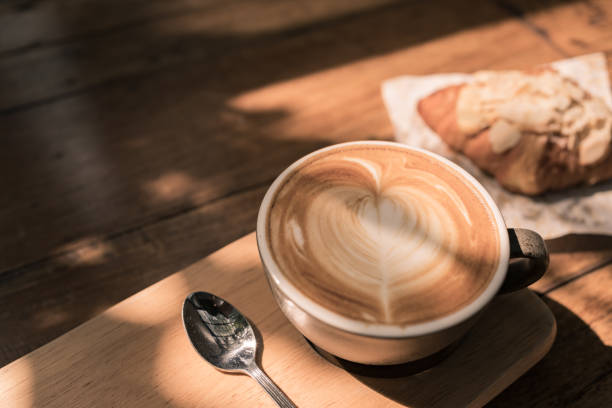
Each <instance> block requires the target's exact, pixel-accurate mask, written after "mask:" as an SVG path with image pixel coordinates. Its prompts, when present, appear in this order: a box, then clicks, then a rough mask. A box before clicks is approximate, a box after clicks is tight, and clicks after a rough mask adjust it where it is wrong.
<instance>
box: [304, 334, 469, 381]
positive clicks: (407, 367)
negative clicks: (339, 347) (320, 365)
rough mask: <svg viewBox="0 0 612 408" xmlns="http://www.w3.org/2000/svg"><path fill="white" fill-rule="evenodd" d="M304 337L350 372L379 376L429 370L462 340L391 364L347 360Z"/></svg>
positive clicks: (316, 349)
mask: <svg viewBox="0 0 612 408" xmlns="http://www.w3.org/2000/svg"><path fill="white" fill-rule="evenodd" d="M304 339H305V340H306V341H307V342H308V344H309V345H310V347H312V348H313V350H314V351H316V352H317V354H319V355H320V356H321V357H323V358H324V359H325V360H327V361H329V362H330V363H332V364H333V365H335V366H337V367H340V368H342V369H344V370H346V371H348V372H349V373H351V374H354V375H357V376H364V377H378V378H398V377H406V376H410V375H415V374H418V373H421V372H423V371H426V370H429V369H430V368H432V367H434V366H435V365H437V364H439V363H440V362H442V360H444V359H446V358H447V357H448V356H449V355H450V354H451V353H452V352H453V351H455V349H456V348H457V346H458V345H459V343H460V342H461V340H458V341H455V342H454V343H452V344H450V345H449V346H447V347H445V348H443V349H442V350H440V351H438V352H436V353H434V354H432V355H430V356H427V357H424V358H421V359H419V360H415V361H410V362H408V363H402V364H391V365H370V364H361V363H356V362H353V361H349V360H345V359H343V358H340V357H336V356H335V355H333V354H331V353H328V352H327V351H325V350H323V349H321V348H320V347H318V346H316V345H315V344H314V343H312V342H311V341H310V340H308V339H307V338H305V337H304Z"/></svg>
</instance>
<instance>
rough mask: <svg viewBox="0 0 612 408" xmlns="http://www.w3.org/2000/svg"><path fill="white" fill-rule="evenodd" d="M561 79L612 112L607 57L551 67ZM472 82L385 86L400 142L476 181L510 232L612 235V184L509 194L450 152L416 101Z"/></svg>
mask: <svg viewBox="0 0 612 408" xmlns="http://www.w3.org/2000/svg"><path fill="white" fill-rule="evenodd" d="M551 65H553V66H554V67H555V68H556V69H557V70H558V71H559V72H560V73H561V74H562V75H564V76H566V77H569V78H572V79H574V80H576V81H577V82H578V83H579V84H580V85H581V86H582V87H583V88H585V89H586V90H588V91H589V92H590V93H591V94H592V95H596V96H598V97H600V98H602V99H603V100H604V101H605V102H606V103H607V104H608V106H609V107H610V108H611V109H612V92H611V91H610V83H609V77H608V69H607V66H606V65H607V64H606V59H605V56H604V55H603V54H602V53H597V54H589V55H584V56H580V57H576V58H571V59H565V60H561V61H557V62H554V63H552V64H551ZM471 80H472V76H471V75H468V74H440V75H428V76H401V77H398V78H393V79H390V80H387V81H385V82H384V83H383V84H382V95H383V99H384V102H385V105H386V106H387V110H388V112H389V116H390V117H391V122H392V123H393V126H394V128H395V137H396V139H397V141H399V142H402V143H406V144H408V145H412V146H419V147H422V148H425V149H428V150H431V151H433V152H436V153H438V154H441V155H442V156H445V157H447V158H449V159H451V160H453V161H454V162H456V163H457V164H459V165H460V166H462V167H463V168H465V169H466V170H467V171H468V172H470V173H471V174H472V175H473V176H475V177H476V179H478V180H479V181H480V182H481V183H482V184H483V185H484V186H485V188H486V189H487V190H488V191H489V193H490V194H491V196H492V197H493V199H494V200H495V202H496V203H497V205H498V206H499V208H500V210H501V212H502V215H503V216H504V219H505V221H506V225H507V226H508V227H523V228H529V229H533V230H534V231H537V232H539V233H540V234H541V235H542V236H543V237H544V238H547V239H550V238H556V237H559V236H562V235H565V234H569V233H596V234H612V182H605V183H603V184H599V185H596V186H593V187H576V188H572V189H568V190H564V191H560V192H555V193H548V194H544V195H542V196H538V197H535V198H534V197H528V196H524V195H521V194H515V193H511V192H509V191H507V190H505V189H504V188H503V187H502V186H501V185H500V184H499V183H498V182H497V181H496V180H495V179H494V178H492V177H490V176H488V175H486V174H484V173H483V172H482V171H480V169H478V167H476V165H474V164H473V163H472V162H471V161H470V160H469V159H468V158H466V157H465V156H463V155H461V154H458V153H455V152H453V151H451V150H450V149H449V148H448V147H447V146H446V144H445V143H444V142H443V141H442V140H441V139H440V138H439V137H438V135H437V134H436V133H435V132H433V131H432V130H431V129H430V128H429V127H428V126H427V125H426V124H425V122H424V121H423V120H422V119H421V116H420V115H419V113H418V112H417V110H416V105H417V103H418V101H419V100H420V99H421V98H423V97H425V96H427V95H429V94H431V93H433V92H434V91H436V90H438V89H440V88H443V87H446V86H449V85H453V84H459V83H463V82H468V81H471Z"/></svg>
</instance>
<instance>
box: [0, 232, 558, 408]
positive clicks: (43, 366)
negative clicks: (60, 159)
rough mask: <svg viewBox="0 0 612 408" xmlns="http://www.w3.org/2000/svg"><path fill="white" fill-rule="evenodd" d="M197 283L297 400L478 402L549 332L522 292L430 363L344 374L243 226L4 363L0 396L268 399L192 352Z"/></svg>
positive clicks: (116, 401) (51, 402)
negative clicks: (279, 292) (258, 342)
mask: <svg viewBox="0 0 612 408" xmlns="http://www.w3.org/2000/svg"><path fill="white" fill-rule="evenodd" d="M195 290H205V291H210V292H213V293H215V294H218V295H219V296H222V297H224V298H226V299H228V300H229V301H231V302H232V303H233V304H234V306H236V307H237V308H238V309H239V310H242V311H244V312H245V314H246V316H247V317H248V318H249V319H250V320H251V321H252V322H253V323H254V324H255V326H256V327H257V329H258V330H259V331H260V333H261V337H262V339H263V344H264V347H265V348H264V351H263V353H262V365H263V368H264V370H265V371H267V372H268V373H269V375H270V376H271V377H272V378H273V379H274V380H275V382H276V383H278V385H279V386H280V387H281V388H282V389H283V390H284V391H285V392H286V394H287V395H288V396H290V398H292V399H293V401H294V402H295V403H296V404H297V405H298V406H304V407H307V406H317V407H321V406H334V405H337V406H376V407H387V406H389V407H391V406H413V407H421V406H430V407H441V406H445V407H446V406H465V407H471V406H482V405H483V404H484V403H486V402H487V401H488V400H490V399H491V398H492V397H493V396H494V395H496V394H497V393H499V392H500V391H501V390H502V389H503V388H504V387H505V386H507V385H508V384H509V383H511V382H512V381H514V379H516V377H518V376H519V375H520V374H522V373H523V372H524V371H525V370H527V369H528V368H529V367H530V366H532V365H533V364H534V363H535V362H536V361H537V360H539V359H540V358H542V356H543V355H544V354H545V353H546V352H547V351H548V349H549V347H550V345H551V343H552V341H553V339H554V334H555V322H554V319H553V318H552V315H551V313H550V311H549V310H548V309H547V308H546V307H545V306H544V304H543V303H542V302H541V301H540V300H538V299H537V297H536V296H534V295H533V294H532V293H529V292H528V291H521V292H519V293H516V294H512V295H507V296H503V297H500V298H498V299H497V300H495V301H494V303H493V304H492V305H491V307H490V308H489V310H488V311H487V313H486V314H485V315H484V316H483V317H482V318H481V320H480V321H479V322H478V324H477V326H475V327H474V329H473V330H472V331H471V332H470V333H469V335H468V337H467V338H466V339H465V340H464V341H463V342H462V343H461V344H460V345H459V347H458V348H457V349H456V350H455V352H454V353H453V354H452V355H451V356H449V357H448V358H447V359H445V360H444V361H443V362H441V363H440V364H439V365H437V366H436V367H434V368H432V369H430V370H428V371H426V372H423V373H420V374H416V375H413V376H400V377H396V378H380V377H370V376H363V375H351V374H350V373H349V372H347V371H345V370H343V369H341V368H339V367H336V366H334V365H332V364H330V363H329V362H327V361H325V360H324V359H323V358H321V357H320V356H319V355H318V354H317V353H316V352H315V351H314V350H313V349H312V348H311V347H310V346H309V345H308V343H307V342H306V341H305V340H304V338H303V337H302V336H301V335H300V334H299V332H297V331H296V330H295V329H294V328H293V327H292V326H291V325H290V323H289V322H288V321H287V320H286V319H285V317H284V316H283V315H282V313H281V312H280V310H279V309H278V307H277V306H276V304H275V302H274V299H273V297H272V294H271V292H270V291H269V289H268V287H267V282H266V280H265V277H264V273H263V270H262V267H261V264H260V261H259V256H258V252H257V245H256V242H255V235H254V234H249V235H248V236H246V237H245V238H243V239H241V240H239V241H236V242H235V243H233V244H230V245H229V246H227V247H225V248H223V249H221V250H220V251H218V252H216V253H214V254H213V255H211V256H209V257H208V258H206V259H204V260H202V261H200V262H198V263H196V264H194V265H192V266H190V267H188V268H186V269H185V270H183V271H181V272H179V273H177V274H175V275H172V276H171V277H169V278H166V279H165V280H163V281H161V282H159V283H158V284H155V285H153V286H151V287H150V288H148V289H145V290H144V291H142V292H140V293H138V294H137V295H134V296H132V297H131V298H129V299H127V300H125V301H124V302H122V303H120V304H118V305H117V306H115V307H113V308H111V309H109V310H108V311H107V312H105V313H103V314H102V315H100V316H99V317H96V318H94V319H93V320H90V321H89V322H87V323H85V324H83V325H82V326H80V327H78V328H76V329H75V330H73V331H71V332H69V333H67V334H66V335H64V336H62V337H60V338H58V339H57V340H55V341H53V342H51V343H50V344H48V345H46V346H44V347H42V348H40V349H38V350H37V351H34V352H33V353H32V354H30V355H28V356H26V357H24V358H22V359H20V360H17V361H15V362H14V363H12V364H9V365H8V366H6V367H4V368H3V369H1V370H0V394H2V395H3V398H4V400H5V401H8V402H9V404H12V405H13V406H14V407H15V408H17V407H39V406H40V407H43V406H44V407H68V406H70V407H81V406H82V407H85V406H87V407H98V406H99V407H108V406H117V405H124V406H130V407H139V406H147V407H156V406H167V405H172V406H185V407H186V406H207V407H208V406H210V407H215V406H223V407H226V406H272V405H274V404H273V402H272V400H271V399H269V397H267V396H266V395H265V394H264V392H263V391H262V390H261V389H260V388H259V386H258V385H257V384H256V383H255V382H254V381H253V380H251V379H250V378H248V377H246V376H240V375H227V374H223V373H221V372H219V371H217V370H216V369H215V368H213V367H212V366H210V365H207V364H206V363H205V362H203V361H202V360H201V358H200V357H199V356H198V355H197V354H196V353H195V352H194V350H193V349H192V347H191V345H190V344H189V341H188V340H187V336H186V334H185V333H184V330H183V327H182V323H181V320H180V313H179V312H180V310H181V306H182V302H183V300H184V297H185V296H186V294H188V293H190V292H192V291H195ZM502 316H503V319H502V318H500V317H502ZM202 384H206V386H205V387H203V386H202Z"/></svg>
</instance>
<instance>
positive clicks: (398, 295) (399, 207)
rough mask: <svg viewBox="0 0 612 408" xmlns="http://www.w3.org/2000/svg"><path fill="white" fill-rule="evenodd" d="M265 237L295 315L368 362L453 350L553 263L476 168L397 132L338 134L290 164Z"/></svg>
mask: <svg viewBox="0 0 612 408" xmlns="http://www.w3.org/2000/svg"><path fill="white" fill-rule="evenodd" d="M256 235H257V244H258V248H259V253H260V257H261V261H262V264H263V266H264V270H265V273H266V277H267V279H268V282H269V285H270V288H271V290H272V293H273V295H274V297H275V299H276V301H277V303H278V305H279V306H280V309H281V310H282V311H283V313H284V314H285V316H286V317H287V319H288V320H289V321H290V322H291V323H292V324H293V325H294V326H295V327H296V328H297V329H298V330H299V331H300V332H301V333H302V334H303V335H304V336H305V337H306V338H307V339H309V340H310V341H311V342H312V343H313V344H315V345H316V346H318V347H319V348H321V349H323V350H325V351H327V352H329V353H331V354H333V355H335V356H337V357H340V358H342V359H345V360H349V361H352V362H356V363H361V364H373V365H390V364H401V363H407V362H413V361H417V360H421V359H425V358H427V357H430V356H432V355H435V354H436V353H438V352H441V351H442V350H444V349H447V348H448V347H449V346H451V345H452V344H455V343H456V342H457V341H458V340H459V339H460V338H461V337H462V336H464V335H465V334H466V332H467V331H468V330H469V328H470V327H471V326H472V325H473V324H474V323H475V322H476V320H477V319H478V317H479V316H480V315H481V314H482V313H483V311H484V310H485V309H486V307H487V305H488V304H489V303H490V302H491V300H492V299H493V298H494V297H495V296H496V295H498V294H502V293H506V292H510V291H514V290H518V289H521V288H524V287H526V286H528V285H529V284H531V283H533V282H535V281H536V280H537V279H539V278H540V277H541V276H542V275H543V274H544V272H545V271H546V268H547V266H548V251H547V249H546V245H545V243H544V240H543V239H542V238H541V237H540V236H539V235H538V234H537V233H535V232H533V231H530V230H525V229H519V228H507V227H506V225H505V223H504V220H503V218H502V215H501V213H500V211H499V209H498V208H497V206H496V205H495V202H494V201H493V199H492V198H491V196H490V195H489V194H488V193H487V191H486V190H485V189H484V187H483V186H482V185H481V184H480V183H479V182H478V181H477V180H476V179H475V178H473V177H472V176H471V175H470V174H469V173H467V172H466V171H465V170H463V169H462V168H461V167H459V166H457V165H456V164H454V163H453V162H451V161H449V160H447V159H446V158H443V157H441V156H439V155H436V154H434V153H431V152H429V151H426V150H423V149H419V148H415V147H409V146H406V145H401V144H397V143H392V142H375V141H363V142H350V143H342V144H337V145H333V146H330V147H326V148H323V149H320V150H317V151H315V152H313V153H311V154H309V155H307V156H305V157H303V158H301V159H299V160H298V161H296V162H295V163H293V164H292V165H290V166H289V167H288V168H287V169H286V170H285V171H283V172H282V173H281V174H280V175H279V176H278V177H277V179H276V180H275V181H274V182H273V183H272V185H271V186H270V188H269V189H268V191H267V193H266V195H265V197H264V199H263V201H262V203H261V206H260V210H259V214H258V219H257V233H256Z"/></svg>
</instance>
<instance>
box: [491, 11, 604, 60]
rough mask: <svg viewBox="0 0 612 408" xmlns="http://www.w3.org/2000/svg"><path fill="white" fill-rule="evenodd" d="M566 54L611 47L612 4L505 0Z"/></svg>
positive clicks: (596, 50)
mask: <svg viewBox="0 0 612 408" xmlns="http://www.w3.org/2000/svg"><path fill="white" fill-rule="evenodd" d="M499 3H500V4H506V5H510V9H511V10H514V11H516V12H518V13H520V14H523V15H524V16H525V18H526V21H527V22H528V24H530V25H531V26H532V27H533V28H534V29H535V30H537V31H538V32H540V33H541V34H542V35H544V36H546V37H547V38H549V39H550V41H551V42H552V43H553V44H554V45H555V46H556V47H558V48H559V49H560V50H562V51H563V52H565V53H567V54H568V55H580V54H587V53H590V52H598V51H602V50H605V51H608V50H610V49H611V48H612V3H610V2H609V1H606V0H592V1H560V0H537V1H531V0H504V1H503V2H501V1H500V2H499Z"/></svg>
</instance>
